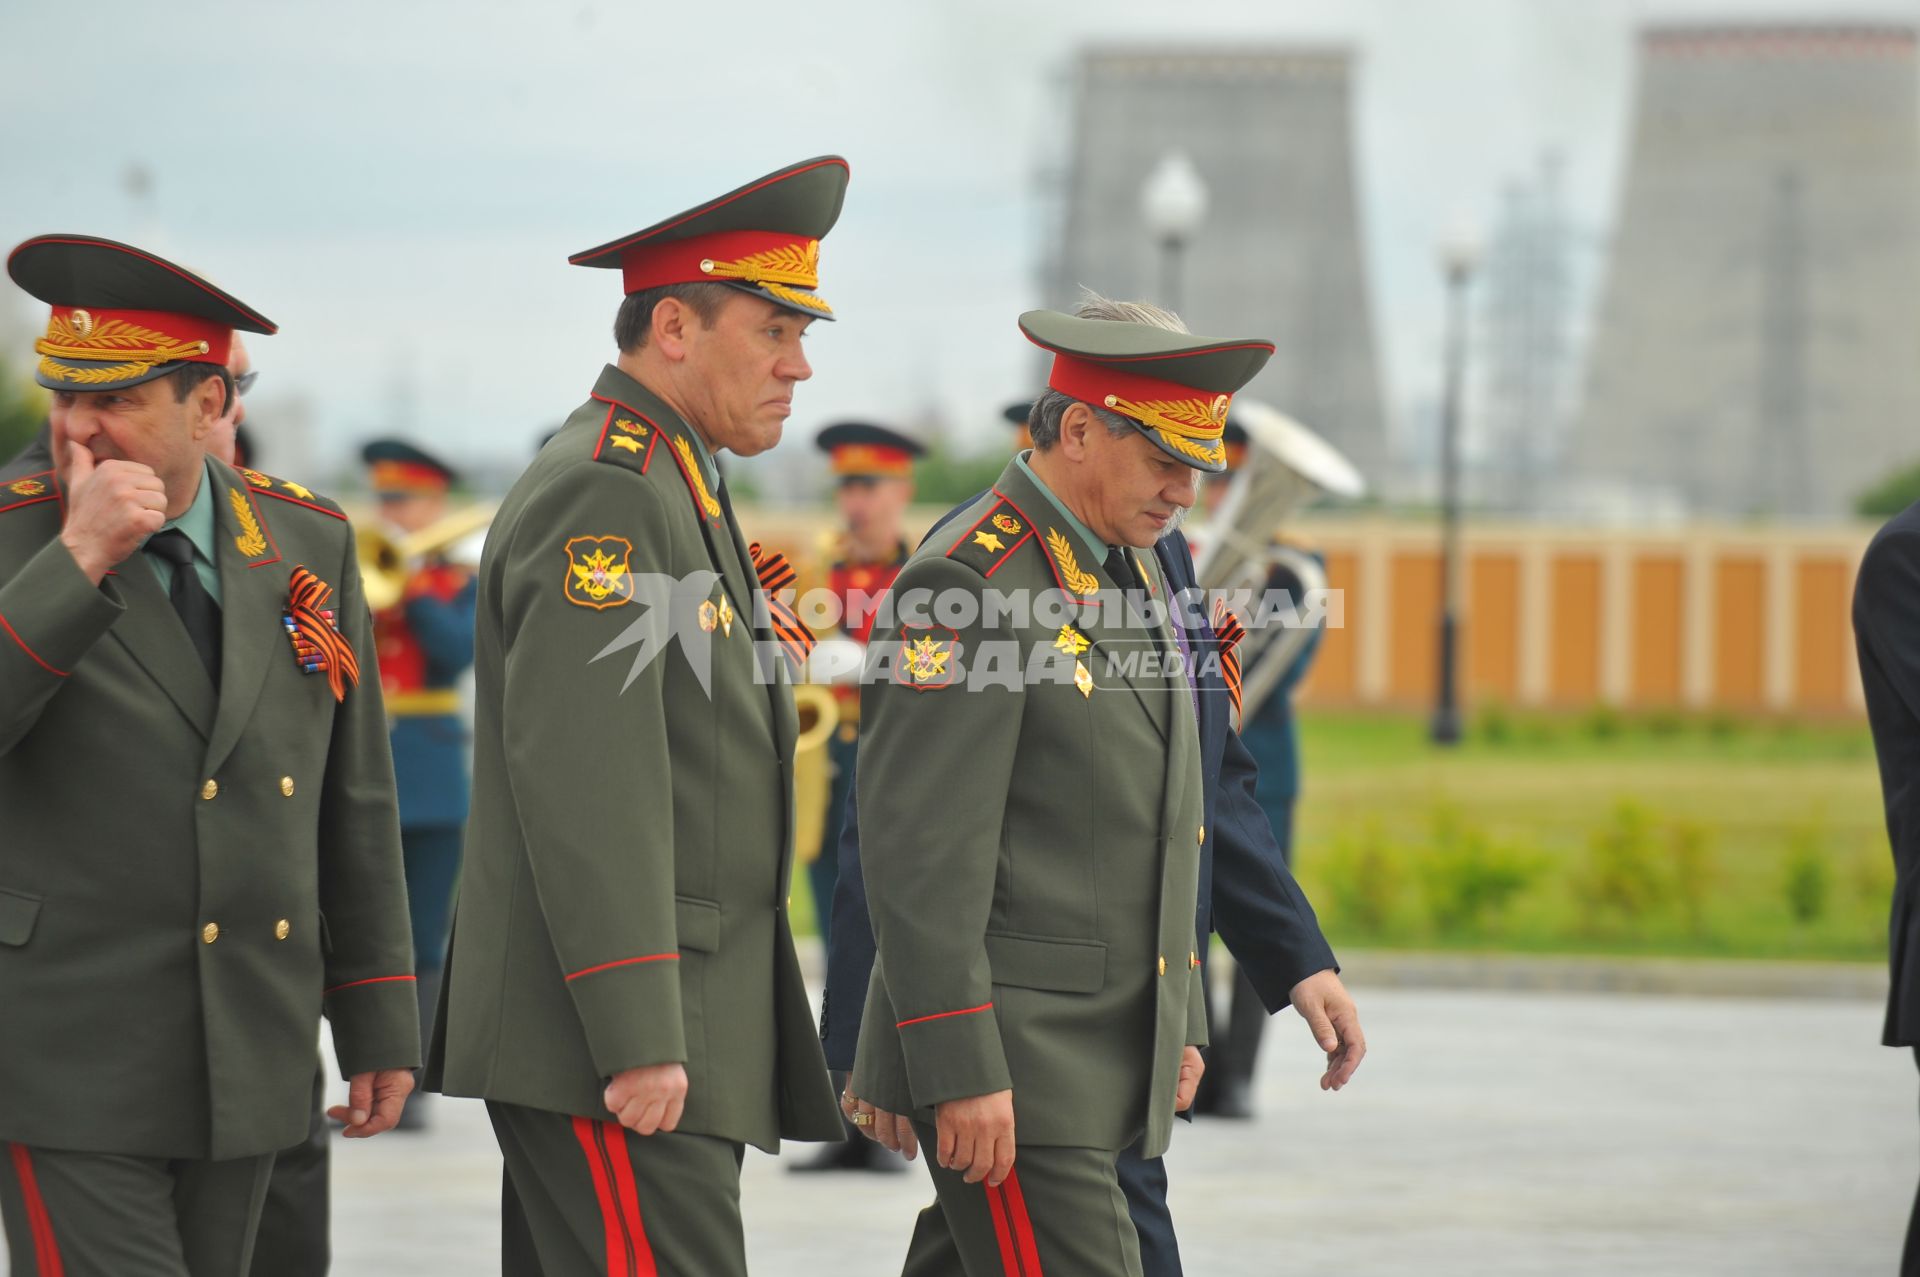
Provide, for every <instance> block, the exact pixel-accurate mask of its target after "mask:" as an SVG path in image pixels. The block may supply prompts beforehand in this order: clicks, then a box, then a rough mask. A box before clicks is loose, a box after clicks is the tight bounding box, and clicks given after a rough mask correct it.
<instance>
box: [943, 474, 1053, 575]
mask: <svg viewBox="0 0 1920 1277" xmlns="http://www.w3.org/2000/svg"><path fill="white" fill-rule="evenodd" d="M996 495H997V494H996ZM940 534H941V535H942V536H945V535H948V530H947V529H945V528H942V529H941V532H940ZM1032 539H1033V527H1032V525H1031V524H1029V523H1028V522H1027V516H1026V515H1025V514H1024V513H1022V512H1021V510H1020V508H1019V507H1018V506H1016V505H1014V504H1013V502H1011V501H1009V500H1007V499H1006V498H1005V497H1000V498H999V500H997V501H995V502H994V503H993V504H992V505H990V506H988V507H987V509H986V511H985V513H983V514H982V515H981V516H980V517H979V519H977V520H976V521H975V522H974V523H972V524H971V525H969V526H968V527H967V529H966V531H964V532H962V533H960V534H959V536H958V537H957V538H956V539H955V540H954V542H953V544H952V545H951V546H950V547H948V549H947V557H948V558H949V559H954V560H957V561H959V562H961V563H964V564H966V565H967V566H968V567H970V568H972V569H974V570H975V571H976V572H978V573H979V574H980V575H981V576H992V575H993V574H994V573H995V572H997V571H998V570H999V569H1000V565H1001V564H1003V563H1005V562H1006V561H1007V560H1008V559H1010V558H1012V557H1013V555H1014V552H1015V551H1016V550H1018V549H1019V548H1020V547H1021V546H1023V545H1025V544H1026V543H1027V542H1029V541H1031V540H1032Z"/></svg>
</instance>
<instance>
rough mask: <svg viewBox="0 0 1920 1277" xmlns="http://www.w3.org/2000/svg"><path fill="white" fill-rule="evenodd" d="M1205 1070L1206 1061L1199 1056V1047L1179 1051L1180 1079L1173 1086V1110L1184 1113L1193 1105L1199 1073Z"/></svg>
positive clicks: (1198, 1084) (1198, 1087)
mask: <svg viewBox="0 0 1920 1277" xmlns="http://www.w3.org/2000/svg"><path fill="white" fill-rule="evenodd" d="M1206 1071H1207V1062H1206V1061H1205V1060H1204V1059H1202V1058H1201V1056H1200V1048H1199V1047H1197V1046H1190V1047H1186V1048H1184V1049H1183V1050H1182V1051H1181V1052H1180V1081H1179V1083H1178V1084H1177V1085H1176V1086H1175V1087H1174V1088H1173V1111H1174V1112H1176V1113H1184V1112H1186V1111H1187V1110H1188V1109H1190V1108H1192V1107H1193V1093H1194V1092H1195V1091H1197V1090H1199V1089H1200V1075H1201V1074H1202V1073H1205V1072H1206Z"/></svg>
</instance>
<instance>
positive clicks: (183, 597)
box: [147, 528, 220, 688]
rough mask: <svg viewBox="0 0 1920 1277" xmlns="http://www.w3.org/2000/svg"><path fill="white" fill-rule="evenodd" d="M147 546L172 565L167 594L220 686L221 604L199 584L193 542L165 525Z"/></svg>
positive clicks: (201, 657) (208, 670) (215, 683)
mask: <svg viewBox="0 0 1920 1277" xmlns="http://www.w3.org/2000/svg"><path fill="white" fill-rule="evenodd" d="M147 549H149V550H151V551H153V552H154V553H155V554H157V555H159V556H160V557H161V558H163V559H165V560H166V561H167V562H169V563H171V564H173V589H172V590H171V591H169V593H168V597H169V598H171V599H172V600H173V610H174V611H176V612H178V613H179V614H180V622H181V624H183V625H185V626H186V627H187V637H188V638H190V639H192V640H193V646H194V650H196V651H198V652H199V653H200V660H201V662H202V663H203V664H204V665H205V666H206V667H207V676H208V677H209V678H211V679H212V680H213V685H214V686H215V687H216V688H217V687H219V686H220V605H219V604H218V603H215V602H214V601H213V595H211V594H209V593H207V587H206V586H204V585H202V584H201V583H200V574H199V573H198V572H196V571H195V570H194V567H193V542H191V541H189V540H187V534H186V533H184V532H182V531H181V530H180V529H179V528H166V529H163V530H162V531H159V532H156V533H154V534H153V535H152V536H151V537H149V538H147Z"/></svg>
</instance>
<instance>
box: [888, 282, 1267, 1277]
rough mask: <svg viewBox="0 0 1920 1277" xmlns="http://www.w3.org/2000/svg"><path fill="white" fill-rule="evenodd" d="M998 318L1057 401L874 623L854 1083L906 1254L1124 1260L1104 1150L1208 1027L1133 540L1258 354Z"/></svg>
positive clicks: (1169, 1079)
mask: <svg viewBox="0 0 1920 1277" xmlns="http://www.w3.org/2000/svg"><path fill="white" fill-rule="evenodd" d="M1020 326H1021V329H1022V330H1023V331H1024V332H1025V333H1026V334H1027V336H1028V338H1029V339H1031V340H1032V341H1034V342H1035V343H1036V344H1038V345H1040V346H1041V347H1042V348H1044V349H1046V350H1048V351H1051V352H1052V353H1053V356H1054V359H1053V368H1052V374H1051V377H1050V381H1049V384H1050V386H1051V387H1052V388H1053V390H1054V391H1056V392H1058V394H1059V395H1060V396H1063V397H1065V399H1066V400H1068V401H1070V402H1068V403H1067V406H1066V407H1065V408H1064V411H1063V412H1062V413H1061V414H1060V415H1059V418H1058V431H1057V434H1056V433H1054V432H1052V431H1049V432H1048V436H1047V437H1046V438H1044V440H1043V439H1040V438H1036V447H1035V449H1034V450H1033V451H1032V452H1030V453H1026V454H1023V455H1021V456H1019V457H1016V458H1015V459H1014V461H1013V462H1012V463H1011V464H1009V465H1008V466H1007V468H1006V470H1005V471H1004V472H1003V473H1002V474H1001V477H1000V480H999V482H998V483H997V484H995V486H994V488H993V490H992V491H991V492H989V493H988V494H987V495H986V496H984V497H982V498H981V499H979V500H978V501H976V502H975V503H974V504H973V505H972V506H971V507H970V508H968V509H967V510H966V511H964V512H962V513H961V514H960V515H959V516H958V517H957V518H955V519H954V520H952V522H951V523H950V525H949V526H948V527H947V528H945V529H943V530H942V532H941V534H940V535H938V536H936V537H933V538H930V539H929V540H928V542H927V543H926V544H925V545H924V546H923V547H922V548H921V549H920V550H919V551H918V552H916V553H915V555H914V556H913V557H912V558H911V559H910V560H909V561H908V563H907V566H906V568H905V569H904V570H903V571H902V572H901V574H900V578H899V580H898V581H897V582H896V584H895V597H896V599H903V598H906V597H908V596H909V595H910V594H911V592H912V591H915V590H926V591H930V592H931V597H932V599H933V600H934V603H933V605H932V608H931V615H930V616H928V617H925V618H923V620H925V621H929V622H930V623H916V622H915V621H914V620H913V618H912V616H911V615H910V614H909V613H908V612H907V611H905V610H903V611H902V612H901V613H900V614H899V617H898V619H897V623H896V624H894V625H892V626H891V627H889V628H885V629H881V630H878V631H876V633H875V636H874V645H875V646H874V650H875V652H876V654H878V655H880V656H882V657H891V658H892V659H891V660H890V661H887V662H885V663H883V665H882V667H881V670H880V673H881V674H884V675H885V677H873V678H870V680H869V681H868V683H867V685H866V690H865V695H866V705H865V708H864V714H865V730H866V732H867V733H868V740H867V742H866V744H867V748H866V749H865V750H863V751H862V755H861V758H862V763H861V768H860V773H861V774H860V777H859V786H858V792H859V822H860V829H861V845H862V854H863V858H864V861H865V874H866V887H867V905H868V910H869V913H870V914H871V917H872V920H873V929H874V936H875V939H876V941H877V945H878V960H877V962H876V963H875V965H874V970H873V977H872V982H871V986H870V989H869V993H868V1000H867V1006H866V1010H865V1013H864V1015H863V1017H862V1022H861V1031H860V1044H859V1052H858V1058H857V1060H856V1063H855V1066H854V1075H853V1080H852V1083H851V1086H850V1090H851V1091H852V1092H853V1094H854V1095H855V1096H857V1097H858V1098H859V1099H860V1100H862V1101H866V1102H869V1103H870V1104H872V1105H875V1106H878V1107H879V1108H880V1109H882V1110H885V1111H887V1112H889V1113H894V1114H908V1115H911V1116H912V1118H913V1122H914V1128H915V1130H916V1132H917V1134H918V1137H919V1141H920V1142H921V1143H922V1144H924V1145H925V1146H926V1147H927V1148H928V1149H929V1151H930V1152H931V1153H932V1154H933V1156H932V1158H931V1169H932V1173H933V1178H934V1185H935V1188H936V1191H937V1193H938V1198H939V1200H938V1203H937V1205H936V1206H935V1207H931V1208H929V1209H928V1210H926V1211H923V1212H922V1213H921V1216H920V1220H919V1225H918V1227H917V1228H916V1230H915V1233H914V1239H913V1244H912V1248H911V1250H910V1253H909V1257H908V1260H907V1267H906V1271H908V1272H911V1273H916V1274H918V1273H933V1272H955V1273H957V1272H960V1271H965V1272H966V1273H968V1274H970V1275H972V1277H982V1275H984V1274H1002V1273H1004V1274H1018V1273H1023V1272H1037V1271H1040V1270H1041V1269H1042V1268H1046V1269H1058V1270H1059V1271H1061V1272H1073V1273H1132V1272H1138V1271H1139V1270H1140V1251H1139V1243H1138V1240H1137V1238H1136V1236H1135V1234H1134V1230H1133V1226H1132V1224H1131V1222H1130V1220H1129V1218H1128V1214H1127V1205H1126V1201H1125V1198H1124V1197H1123V1195H1122V1193H1121V1190H1120V1185H1119V1178H1118V1171H1117V1166H1116V1163H1117V1159H1118V1158H1119V1156H1120V1154H1121V1153H1122V1151H1123V1150H1125V1149H1127V1148H1129V1147H1130V1146H1133V1145H1136V1144H1138V1145H1139V1146H1140V1147H1141V1150H1142V1152H1143V1153H1144V1155H1145V1156H1146V1157H1149V1158H1154V1157H1158V1156H1159V1155H1160V1154H1161V1153H1162V1152H1163V1151H1164V1150H1165V1149H1166V1147H1167V1142H1168V1136H1169V1133H1170V1130H1171V1126H1172V1119H1173V1115H1174V1113H1175V1112H1176V1110H1180V1109H1184V1108H1185V1107H1187V1105H1188V1104H1189V1103H1190V1102H1191V1100H1192V1095H1193V1088H1194V1086H1195V1084H1196V1083H1197V1082H1198V1079H1199V1074H1200V1071H1201V1063H1200V1054H1199V1051H1198V1047H1199V1046H1201V1045H1203V1044H1204V1043H1205V1041H1206V1030H1205V1010H1204V999H1203V997H1202V992H1201V982H1202V975H1201V969H1200V961H1199V956H1198V953H1197V952H1196V947H1195V930H1194V924H1195V917H1196V910H1197V893H1198V889H1199V865H1200V847H1201V844H1202V842H1203V841H1204V840H1205V837H1206V830H1205V828H1204V826H1203V823H1202V822H1203V816H1202V812H1203V804H1204V800H1205V794H1204V792H1203V791H1204V779H1203V775H1202V770H1201V757H1200V746H1199V737H1198V731H1197V725H1196V712H1197V705H1196V701H1195V697H1194V690H1193V687H1192V685H1191V684H1190V682H1189V681H1188V678H1187V675H1186V672H1185V670H1184V668H1182V663H1181V662H1180V661H1179V659H1178V658H1179V657H1180V656H1181V655H1182V652H1181V648H1180V646H1179V640H1178V638H1177V637H1176V636H1175V635H1174V634H1173V633H1172V631H1171V629H1170V628H1169V627H1168V626H1167V625H1166V623H1165V620H1166V618H1165V616H1164V614H1163V615H1161V616H1159V617H1158V618H1157V619H1156V618H1155V617H1153V616H1152V615H1151V614H1150V613H1149V614H1148V616H1147V618H1146V620H1145V622H1144V623H1140V622H1137V621H1133V622H1130V619H1129V618H1130V614H1131V613H1132V611H1133V609H1132V608H1131V607H1130V606H1129V602H1130V601H1131V602H1132V603H1138V602H1140V601H1141V600H1142V599H1144V598H1146V597H1148V596H1151V597H1153V598H1157V599H1159V600H1161V601H1162V602H1164V601H1165V600H1166V599H1167V598H1168V593H1167V586H1166V579H1165V576H1164V573H1163V571H1162V570H1161V568H1160V565H1159V563H1158V560H1157V559H1156V557H1155V556H1154V554H1153V546H1154V544H1155V542H1156V541H1158V540H1159V539H1160V537H1161V536H1162V535H1163V534H1165V533H1166V532H1167V531H1169V530H1170V528H1171V527H1172V525H1173V523H1174V521H1175V518H1176V516H1177V515H1178V514H1179V513H1180V512H1181V511H1183V510H1185V509H1186V508H1188V507H1190V506H1191V505H1192V504H1193V501H1194V496H1195V478H1196V475H1197V474H1199V473H1202V472H1212V471H1218V470H1219V469H1221V468H1222V467H1223V465H1224V464H1225V462H1224V449H1223V447H1222V445H1221V442H1220V434H1221V428H1222V426H1223V424H1224V422H1225V419H1226V409H1227V404H1228V402H1229V400H1230V398H1231V395H1232V393H1233V392H1234V391H1235V390H1237V389H1239V387H1240V386H1242V385H1243V384H1245V382H1246V381H1247V380H1248V379H1249V378H1251V377H1252V376H1253V375H1254V374H1255V373H1256V372H1258V371H1259V369H1260V367H1261V366H1262V365H1263V364H1265V363H1266V361H1267V358H1268V357H1269V356H1270V355H1271V354H1272V352H1273V346H1272V344H1271V343H1269V342H1265V341H1260V340H1255V339H1251V338H1248V339H1241V340H1233V341H1219V340H1214V339H1211V338H1206V337H1194V336H1190V335H1186V334H1179V333H1170V332H1167V331H1165V330H1163V329H1160V328H1156V327H1153V326H1151V325H1148V324H1143V323H1132V322H1125V321H1117V320H1090V319H1079V318H1075V317H1072V316H1067V315H1061V314H1056V313H1054V312H1051V311H1032V312H1029V313H1027V314H1026V315H1023V316H1022V317H1021V320H1020ZM989 589H991V590H992V591H993V592H994V593H996V594H997V595H999V596H1000V597H1001V598H1002V599H1012V600H1021V599H1024V600H1026V601H1027V603H1028V606H1025V607H1018V606H1015V607H1002V606H998V605H996V604H995V603H994V602H993V601H992V600H991V599H988V598H987V597H986V596H987V595H988V592H989ZM943 596H945V597H944V598H943ZM966 596H972V597H973V598H974V599H975V600H976V601H977V602H978V603H979V604H980V606H976V607H973V608H965V607H960V606H957V605H956V604H955V600H956V599H961V600H963V599H964V597H966ZM1063 614H1064V615H1065V616H1066V617H1067V619H1066V621H1065V623H1064V624H1063V623H1061V620H1060V618H1061V615H1063ZM964 616H974V617H977V618H978V619H976V620H973V621H972V622H969V623H963V621H962V620H961V619H960V618H962V617H964ZM941 617H949V618H954V619H953V623H952V624H951V625H947V624H942V623H941V620H940V619H939V618H941ZM1143 658H1144V659H1143ZM1035 670H1042V671H1043V673H1042V674H1041V675H1039V676H1035V673H1034V672H1035ZM1008 671H1011V673H1010V675H1009V673H1008ZM860 1116H862V1117H866V1116H868V1114H867V1113H865V1112H862V1113H861V1114H860ZM1016 1119H1017V1127H1018V1131H1019V1146H1018V1150H1017V1152H1018V1160H1017V1164H1016V1156H1015V1155H1016V1149H1015V1143H1014V1131H1015V1128H1016Z"/></svg>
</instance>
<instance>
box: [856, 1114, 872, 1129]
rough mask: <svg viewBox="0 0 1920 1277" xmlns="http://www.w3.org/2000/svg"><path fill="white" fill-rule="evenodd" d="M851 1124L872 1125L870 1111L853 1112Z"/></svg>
mask: <svg viewBox="0 0 1920 1277" xmlns="http://www.w3.org/2000/svg"><path fill="white" fill-rule="evenodd" d="M853 1124H854V1125H855V1126H872V1125H873V1114H871V1113H855V1114H854V1115H853Z"/></svg>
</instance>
